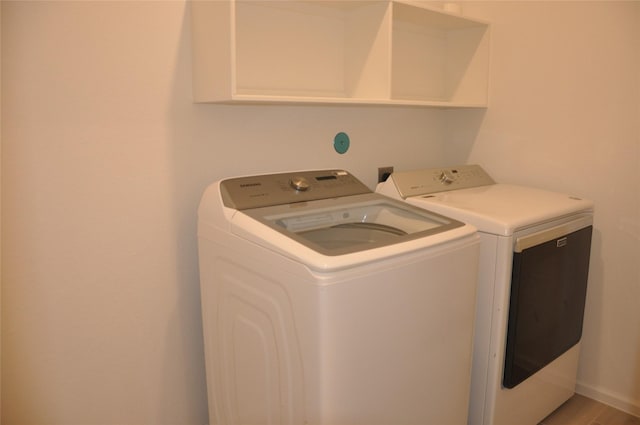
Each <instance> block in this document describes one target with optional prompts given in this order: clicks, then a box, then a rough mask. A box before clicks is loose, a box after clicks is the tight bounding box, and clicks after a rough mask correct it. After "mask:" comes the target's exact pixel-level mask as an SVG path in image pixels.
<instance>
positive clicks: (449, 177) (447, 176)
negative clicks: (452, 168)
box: [438, 171, 455, 185]
mask: <svg viewBox="0 0 640 425" xmlns="http://www.w3.org/2000/svg"><path fill="white" fill-rule="evenodd" d="M438 180H440V183H442V184H445V185H449V184H451V183H453V182H454V180H455V177H454V176H453V174H451V173H450V172H448V171H443V172H442V173H440V177H438Z"/></svg>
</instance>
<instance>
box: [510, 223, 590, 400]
mask: <svg viewBox="0 0 640 425" xmlns="http://www.w3.org/2000/svg"><path fill="white" fill-rule="evenodd" d="M591 233H592V226H591V225H588V226H587V227H584V228H581V229H579V230H576V231H572V232H571V233H567V234H561V235H557V234H555V235H554V234H553V232H550V235H551V236H552V237H553V238H552V239H551V240H547V241H540V240H539V239H540V235H538V236H537V238H538V240H534V243H535V245H534V246H527V245H531V243H530V242H528V243H525V244H524V245H525V248H521V249H518V248H516V251H519V250H520V251H521V252H515V253H514V257H513V271H512V278H511V299H510V305H509V322H508V330H507V346H506V354H505V368H504V379H503V385H504V386H505V387H506V388H513V387H515V386H516V385H518V384H519V383H521V382H522V381H524V380H525V379H527V378H528V377H530V376H531V375H533V374H534V373H536V372H537V371H538V370H540V369H542V368H543V367H545V366H546V365H547V364H549V363H551V362H552V361H553V360H555V359H556V358H557V357H559V356H560V355H562V354H563V353H565V352H566V351H567V350H569V349H570V348H571V347H573V346H574V345H575V344H576V343H578V341H580V338H581V336H582V323H583V317H584V306H585V298H586V293H587V276H588V270H589V253H590V249H591ZM526 238H527V236H525V237H524V238H523V239H526Z"/></svg>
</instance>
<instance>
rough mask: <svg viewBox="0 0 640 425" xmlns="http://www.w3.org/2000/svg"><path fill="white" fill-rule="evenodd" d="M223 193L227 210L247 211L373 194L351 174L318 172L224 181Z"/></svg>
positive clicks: (221, 184) (221, 189) (346, 172)
mask: <svg viewBox="0 0 640 425" xmlns="http://www.w3.org/2000/svg"><path fill="white" fill-rule="evenodd" d="M220 193H221V194H222V201H223V202H224V205H225V206H226V207H229V208H235V209H238V210H244V209H250V208H261V207H269V206H273V205H284V204H293V203H297V202H305V201H315V200H318V199H329V198H338V197H342V196H351V195H361V194H365V193H372V191H371V190H370V189H369V188H368V187H367V186H366V185H365V184H363V183H362V182H361V181H360V180H358V179H357V178H355V177H354V176H353V175H352V174H351V173H349V172H348V171H344V170H315V171H298V172H291V173H278V174H265V175H259V176H250V177H237V178H232V179H227V180H222V181H221V182H220Z"/></svg>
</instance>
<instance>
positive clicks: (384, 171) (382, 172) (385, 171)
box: [378, 167, 393, 183]
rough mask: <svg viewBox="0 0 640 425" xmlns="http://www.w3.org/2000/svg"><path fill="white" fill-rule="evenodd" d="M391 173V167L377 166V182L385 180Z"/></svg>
mask: <svg viewBox="0 0 640 425" xmlns="http://www.w3.org/2000/svg"><path fill="white" fill-rule="evenodd" d="M391 173H393V167H378V183H382V182H383V181H386V180H387V179H388V178H389V176H390V175H391Z"/></svg>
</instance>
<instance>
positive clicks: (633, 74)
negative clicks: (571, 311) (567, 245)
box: [446, 2, 640, 415]
mask: <svg viewBox="0 0 640 425" xmlns="http://www.w3.org/2000/svg"><path fill="white" fill-rule="evenodd" d="M464 11H465V12H467V13H473V14H474V16H478V17H484V18H486V19H487V20H489V21H491V22H492V37H493V40H492V41H493V43H492V48H493V50H492V61H493V62H492V70H491V105H490V107H489V108H488V110H487V111H486V113H478V112H452V113H450V114H449V125H450V130H451V138H450V140H449V143H448V144H447V147H446V149H447V151H446V158H447V162H453V163H457V162H463V163H464V162H471V163H480V164H483V165H484V166H485V168H486V169H487V170H488V171H489V173H490V174H492V175H493V176H494V177H495V178H496V179H497V180H499V181H503V182H514V183H522V184H528V185H532V186H537V187H542V188H548V189H557V190H561V191H566V192H569V193H574V194H576V195H579V196H583V197H586V198H591V199H593V200H595V203H596V215H595V233H594V245H593V251H592V264H591V270H590V279H589V290H588V295H587V307H586V308H587V311H586V318H585V324H584V337H583V351H582V357H581V364H580V370H579V381H580V382H579V386H578V391H579V392H581V393H583V394H585V395H588V396H591V397H594V398H597V399H600V400H602V401H605V402H608V403H611V404H614V405H616V406H618V407H620V408H623V409H625V410H628V411H631V412H633V413H635V414H637V415H640V308H638V306H639V305H640V2H495V3H476V2H469V3H465V6H464Z"/></svg>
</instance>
